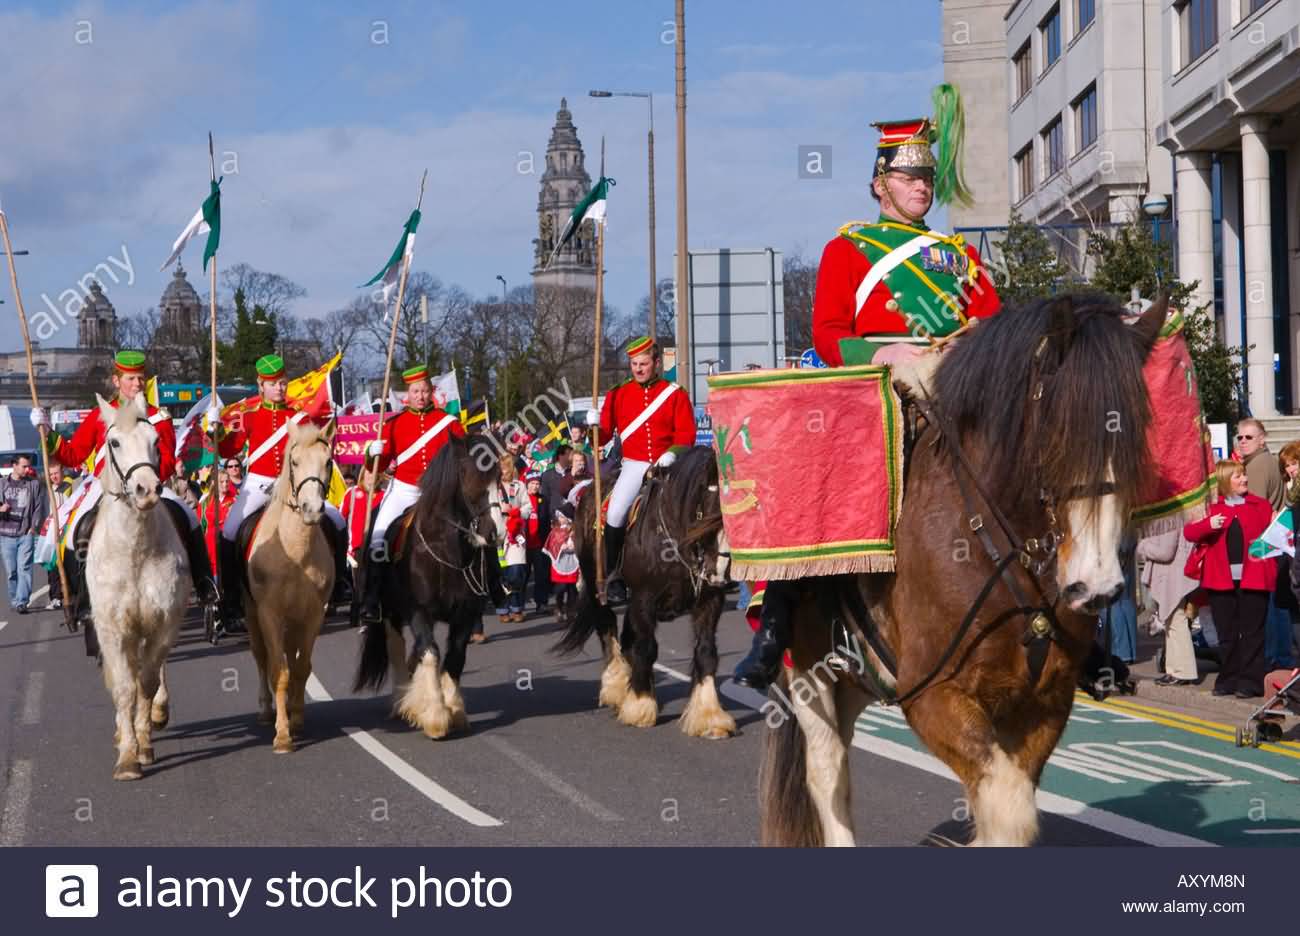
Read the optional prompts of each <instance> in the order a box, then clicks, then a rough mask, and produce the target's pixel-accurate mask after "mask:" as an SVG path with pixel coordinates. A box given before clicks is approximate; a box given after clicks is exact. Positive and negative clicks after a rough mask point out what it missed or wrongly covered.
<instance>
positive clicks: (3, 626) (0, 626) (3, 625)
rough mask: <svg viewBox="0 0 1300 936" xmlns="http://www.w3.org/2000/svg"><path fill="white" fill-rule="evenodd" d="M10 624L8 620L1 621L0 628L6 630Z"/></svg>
mask: <svg viewBox="0 0 1300 936" xmlns="http://www.w3.org/2000/svg"><path fill="white" fill-rule="evenodd" d="M8 626H9V622H8V621H0V630H4V629H5V628H6V627H8Z"/></svg>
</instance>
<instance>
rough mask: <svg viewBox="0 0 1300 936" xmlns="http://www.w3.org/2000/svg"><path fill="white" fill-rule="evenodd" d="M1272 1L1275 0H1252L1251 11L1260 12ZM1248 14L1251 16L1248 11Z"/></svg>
mask: <svg viewBox="0 0 1300 936" xmlns="http://www.w3.org/2000/svg"><path fill="white" fill-rule="evenodd" d="M1272 2H1273V0H1250V13H1258V12H1259V11H1260V10H1261V9H1263V8H1264V7H1265V6H1267V5H1268V4H1270V3H1272ZM1247 15H1248V16H1249V15H1250V14H1249V13H1248V14H1247Z"/></svg>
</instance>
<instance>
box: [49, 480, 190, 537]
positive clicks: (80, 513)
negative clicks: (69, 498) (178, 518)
mask: <svg viewBox="0 0 1300 936" xmlns="http://www.w3.org/2000/svg"><path fill="white" fill-rule="evenodd" d="M103 496H104V486H103V485H102V484H100V483H99V479H98V478H94V477H92V478H89V479H88V480H87V481H86V496H85V497H84V498H82V499H81V503H80V504H78V505H77V515H76V516H75V517H73V518H72V527H71V529H70V530H69V531H68V542H69V543H73V542H75V541H76V538H77V528H78V527H79V526H81V521H82V520H83V519H85V516H86V514H88V513H90V511H91V509H93V508H94V507H95V506H96V505H97V504H98V503H99V502H100V500H101V499H102V498H103ZM162 497H163V499H164V500H169V501H175V502H176V503H178V504H180V505H181V506H182V507H184V508H185V518H186V519H187V520H189V522H190V529H191V530H197V529H198V527H199V518H198V515H197V514H195V513H194V510H193V508H191V507H190V505H189V504H187V503H186V502H185V501H184V500H182V499H181V498H180V496H179V495H177V493H176V492H175V491H173V490H172V489H171V486H170V485H168V484H164V485H163V489H162Z"/></svg>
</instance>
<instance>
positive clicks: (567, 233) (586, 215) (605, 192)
mask: <svg viewBox="0 0 1300 936" xmlns="http://www.w3.org/2000/svg"><path fill="white" fill-rule="evenodd" d="M617 184H618V183H617V182H615V181H614V180H613V179H607V178H605V176H601V177H600V181H599V182H597V183H596V184H595V185H593V186H592V187H591V191H590V192H588V193H587V194H586V196H585V197H584V198H583V199H582V201H580V202H578V204H577V205H575V206H574V208H573V214H571V215H569V220H568V222H567V223H566V224H565V225H564V231H563V232H561V234H560V240H559V242H558V243H556V245H555V249H554V250H553V251H551V256H550V258H549V259H548V260H547V261H546V266H547V267H550V265H551V261H552V260H554V259H555V255H556V254H558V253H559V252H560V251H561V250H563V249H564V245H565V244H567V243H568V242H569V241H570V240H572V239H573V235H574V234H576V233H578V228H580V227H582V225H583V222H585V221H587V220H588V219H591V220H592V221H594V222H595V223H596V224H598V225H600V224H604V223H605V201H606V199H607V198H608V197H609V188H610V186H611V185H617Z"/></svg>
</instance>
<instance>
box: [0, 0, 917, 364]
mask: <svg viewBox="0 0 1300 936" xmlns="http://www.w3.org/2000/svg"><path fill="white" fill-rule="evenodd" d="M814 10H815V12H812V11H814ZM939 14H940V10H939V4H938V3H931V2H924V3H918V4H908V5H900V4H898V3H897V2H896V0H894V2H888V0H865V2H864V0H857V2H842V0H817V2H816V3H815V4H804V5H798V4H791V3H789V0H782V2H776V0H746V2H743V3H742V2H738V0H689V2H688V3H687V11H686V16H687V54H688V64H687V69H688V70H687V79H688V95H689V96H688V112H687V113H688V137H687V143H688V186H689V195H690V217H689V221H690V242H691V246H692V247H693V248H701V247H719V246H734V247H754V246H773V247H776V248H779V249H781V250H784V251H786V252H791V251H795V250H800V251H802V252H803V253H804V254H805V255H809V256H813V257H815V256H817V255H818V254H819V253H820V250H821V247H822V245H823V244H824V243H825V241H826V240H828V239H829V238H830V237H832V236H833V235H834V233H835V229H836V228H837V227H838V225H840V224H841V223H843V222H845V221H848V220H851V219H855V218H862V217H867V216H869V215H873V214H874V208H875V205H874V202H871V201H870V199H869V197H868V195H867V189H866V180H867V178H868V176H869V174H870V165H871V159H872V156H873V154H874V141H875V131H873V130H872V129H871V128H870V126H869V124H870V122H871V121H873V120H878V119H882V118H896V117H908V116H915V115H920V114H923V113H928V100H929V92H930V89H931V88H932V87H933V85H934V84H935V83H937V82H938V81H939V80H941V76H942V65H941V50H940V45H939ZM672 15H673V4H672V2H671V0H653V2H646V0H620V2H606V3H597V2H589V0H568V2H565V3H534V2H525V0H490V2H489V0H485V2H479V3H471V2H464V0H462V2H457V3H447V2H437V0H434V2H429V0H425V2H418V3H417V2H392V0H390V2H373V3H372V2H367V0H362V2H356V0H353V2H348V3H343V2H338V3H335V2H313V3H310V4H308V3H269V2H265V3H255V2H251V0H245V2H238V0H236V2H224V0H198V2H193V3H130V2H121V3H118V2H114V3H59V2H40V3H30V4H22V3H14V2H9V0H6V2H0V87H4V88H5V89H6V93H5V95H4V96H3V98H0V115H3V117H2V120H0V126H3V127H4V142H3V145H0V200H3V204H4V206H5V208H6V210H7V212H8V215H9V219H10V225H11V228H12V229H13V232H14V236H15V239H16V242H15V247H16V248H19V249H22V248H27V249H29V250H31V256H29V257H26V258H21V259H20V260H19V263H20V264H21V267H20V277H21V285H22V288H23V293H24V300H25V303H26V306H27V309H28V314H29V316H30V315H34V314H35V311H36V310H37V309H39V308H43V307H44V302H43V301H42V299H41V296H42V294H45V295H47V296H49V297H50V299H51V300H53V301H54V303H55V304H56V305H57V306H60V307H61V306H62V304H63V303H62V302H60V300H59V296H60V294H63V295H65V296H66V295H67V293H66V292H65V291H66V290H68V289H78V288H79V287H78V285H77V283H78V280H79V279H80V278H81V277H82V276H83V275H85V274H86V273H88V272H90V271H91V270H93V269H94V268H95V267H96V266H97V265H99V264H105V267H106V268H108V269H112V270H113V271H114V273H115V275H117V276H118V278H119V281H118V282H116V283H114V282H112V281H111V280H110V281H108V282H106V283H105V286H106V289H107V292H108V294H109V297H110V298H111V299H112V301H113V302H114V304H115V305H116V307H117V310H118V314H119V315H124V314H130V313H135V312H138V311H141V310H143V309H145V308H147V307H149V306H152V305H155V304H156V303H157V300H158V296H159V294H160V293H161V291H162V289H163V287H164V285H165V283H166V280H167V275H166V274H162V273H159V272H158V266H159V264H160V263H161V262H162V260H163V258H165V257H166V256H167V253H168V251H169V247H170V244H171V240H172V239H173V238H174V237H175V235H176V234H177V233H178V232H179V230H180V229H181V227H182V226H183V225H184V223H185V222H186V221H187V220H188V218H189V215H190V214H191V213H192V212H193V211H194V209H195V208H196V207H197V204H198V202H199V201H200V200H201V199H202V198H203V196H204V194H205V192H206V186H207V171H208V169H207V153H206V133H207V131H208V130H209V129H211V130H212V131H213V133H214V134H215V137H216V142H217V149H218V154H219V159H220V160H221V161H223V162H224V163H225V166H226V181H225V183H224V185H223V193H224V194H223V214H224V226H223V239H222V249H221V254H220V261H221V263H222V264H223V266H229V265H231V264H233V263H237V262H246V263H249V264H252V265H253V266H255V267H257V268H259V269H263V270H271V271H274V272H278V273H282V274H284V275H285V276H288V277H290V278H291V279H293V280H295V281H297V282H298V283H300V284H301V285H303V286H304V287H305V288H306V289H307V296H306V297H305V298H304V299H302V300H300V301H299V303H298V305H297V307H296V311H297V312H298V313H299V314H300V315H319V314H323V313H325V312H327V311H329V310H330V309H333V308H337V307H339V306H342V305H344V304H346V303H347V302H349V301H350V300H351V299H352V298H353V297H354V296H355V295H356V294H357V290H356V288H355V287H356V285H357V284H358V283H361V282H363V281H365V280H366V279H368V278H369V277H370V275H371V274H373V273H374V271H375V270H376V269H378V268H379V266H380V265H381V264H382V262H383V261H384V260H385V259H386V258H387V256H388V254H389V252H390V251H391V249H392V246H393V244H394V243H395V242H396V239H397V235H398V233H399V232H400V228H401V224H402V222H403V221H404V220H405V217H406V214H407V213H408V212H409V210H410V208H411V207H412V201H413V199H414V197H415V193H416V189H417V187H418V182H419V177H420V172H421V171H422V170H423V169H424V168H426V167H427V168H428V169H429V172H430V177H429V187H428V191H427V193H426V196H425V212H424V221H423V223H422V224H421V228H420V236H419V239H418V242H417V251H416V268H417V269H421V270H427V271H428V272H431V273H434V274H436V275H437V276H439V277H440V278H441V279H442V280H443V281H444V282H447V283H456V284H459V285H460V286H462V287H464V288H465V289H466V290H468V291H469V292H470V293H471V294H474V295H480V296H488V295H492V294H493V293H494V292H495V290H496V288H498V287H497V284H496V281H495V277H496V275H497V274H498V273H500V274H501V275H503V276H505V277H506V279H507V280H508V281H509V283H510V284H511V286H515V285H522V284H525V283H526V282H527V281H528V279H529V272H530V269H531V262H532V253H531V251H532V246H531V240H532V238H533V237H534V236H535V226H536V214H535V208H536V199H537V191H538V179H539V176H540V172H541V169H542V166H543V158H542V157H543V154H544V151H545V147H546V142H547V138H548V135H549V131H550V127H551V125H552V123H553V122H554V119H555V111H556V109H557V107H558V105H559V101H560V98H561V97H562V96H567V97H568V99H569V105H570V109H571V110H572V112H573V117H574V122H575V123H576V124H577V127H578V133H579V135H580V137H581V139H582V142H583V145H584V147H585V149H586V151H587V154H588V163H589V165H590V166H591V167H592V168H593V169H594V168H595V167H596V166H597V165H598V154H599V146H600V137H601V134H602V133H603V134H604V135H605V137H606V146H607V154H608V156H607V158H608V174H609V175H611V176H613V177H614V178H616V179H617V180H618V182H619V185H618V187H617V188H616V189H615V190H614V194H613V195H612V196H611V201H610V209H609V213H610V225H609V229H608V241H607V246H606V251H607V254H606V261H607V262H606V267H607V270H608V277H607V290H608V301H609V302H610V303H612V304H613V305H615V306H617V307H619V308H620V309H623V310H625V311H627V310H631V309H633V308H634V307H635V305H636V303H637V302H638V301H639V300H640V299H641V297H642V296H643V295H644V293H645V280H646V272H645V262H646V257H645V253H646V241H645V229H646V181H645V180H646V161H645V129H646V109H645V104H644V102H642V101H637V100H631V99H614V100H595V99H592V98H589V97H588V96H587V93H586V92H587V90H588V89H590V88H593V87H603V88H613V89H619V90H645V91H651V92H653V93H654V94H655V118H656V125H655V129H656V134H655V136H656V199H657V220H658V228H659V231H658V251H657V256H658V269H659V272H660V275H661V276H665V275H670V273H671V267H672V256H673V250H674V247H675V207H674V206H675V199H676V192H675V162H674V158H675V157H674V150H675V146H676V131H675V118H674V110H673V80H674V72H673V66H674V60H673V47H672V45H671V44H670V43H671V33H669V32H667V30H668V29H670V27H671V20H672ZM883 23H888V24H889V28H888V30H884V29H882V28H881V26H882V24H883ZM801 144H816V145H830V146H831V147H832V148H833V150H832V152H833V163H832V170H831V178H830V179H829V180H806V179H804V180H801V179H799V178H798V175H797V171H796V170H797V148H798V146H799V145H801ZM223 153H224V154H225V155H224V156H223V155H222V154H223ZM526 153H531V154H532V156H533V157H534V158H535V162H536V166H537V168H536V170H535V171H534V172H533V173H532V174H529V173H528V172H520V171H519V167H520V166H521V165H523V166H526V165H527V162H528V157H527V156H526V155H524V154H526ZM931 220H932V222H938V223H942V215H941V214H938V215H935V216H932V218H931ZM198 254H199V251H198V250H197V249H196V248H195V247H194V246H191V247H190V249H189V251H188V252H187V255H186V260H187V261H189V265H190V266H191V267H192V268H194V270H195V272H194V274H193V275H192V277H191V278H192V280H195V281H196V282H195V285H196V286H197V287H198V288H199V289H200V292H202V291H204V288H205V287H204V284H203V283H202V282H197V280H199V279H200V278H201V277H200V276H199V275H198V273H197V267H198V263H199V260H198ZM110 257H115V258H117V263H115V264H114V263H109V262H108V258H110ZM122 266H130V268H131V276H128V275H127V274H126V273H125V272H124V271H123V270H122V269H121V268H122ZM4 296H5V299H6V302H7V303H8V304H6V305H5V306H0V347H3V348H13V347H16V346H17V345H18V341H19V339H18V331H17V326H16V323H15V321H14V314H13V305H12V299H11V297H9V295H8V291H7V290H4ZM75 338H76V335H75V328H73V327H69V328H64V329H62V330H61V331H60V332H59V333H58V334H57V335H56V336H55V337H54V338H53V339H51V340H50V342H49V343H51V344H59V345H62V344H73V343H75Z"/></svg>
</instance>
